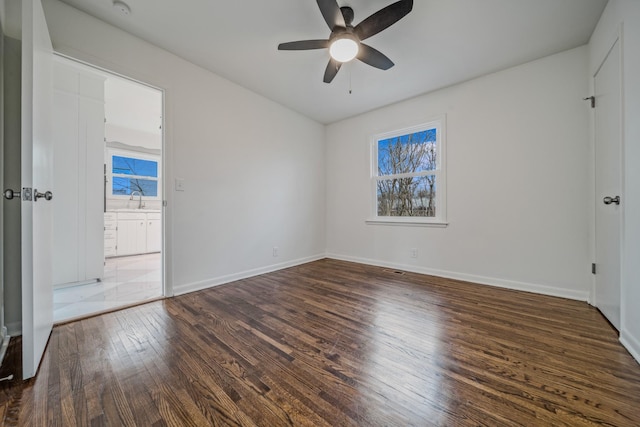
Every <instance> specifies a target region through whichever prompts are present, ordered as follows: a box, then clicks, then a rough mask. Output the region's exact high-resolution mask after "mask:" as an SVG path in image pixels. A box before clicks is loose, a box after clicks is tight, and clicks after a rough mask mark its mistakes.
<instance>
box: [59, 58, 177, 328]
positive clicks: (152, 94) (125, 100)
mask: <svg viewBox="0 0 640 427" xmlns="http://www.w3.org/2000/svg"><path fill="white" fill-rule="evenodd" d="M54 71H55V73H54V87H55V91H54V139H55V141H56V148H55V152H54V185H55V187H56V193H57V194H58V197H57V200H56V201H57V203H56V205H55V207H54V224H55V225H54V254H53V255H54V267H53V276H54V277H53V279H54V280H53V283H54V293H53V294H54V322H56V323H60V322H65V321H69V320H73V319H77V318H82V317H86V316H89V315H94V314H98V313H102V312H107V311H112V310H114V309H119V308H122V307H127V306H131V305H136V304H140V303H143V302H147V301H151V300H155V299H157V298H160V297H162V296H163V256H162V252H163V251H162V242H163V235H162V230H163V227H162V224H163V221H162V208H163V189H164V185H163V179H162V177H163V174H162V171H163V126H162V121H163V117H162V112H163V92H162V91H161V90H159V89H156V88H153V87H150V86H148V85H145V84H143V83H140V82H137V81H133V80H131V79H128V78H125V77H122V76H119V75H115V74H113V73H110V72H108V71H105V70H101V69H97V68H95V67H92V66H89V65H86V64H83V63H79V62H77V61H74V60H72V59H69V58H65V57H61V56H56V58H55V67H54Z"/></svg>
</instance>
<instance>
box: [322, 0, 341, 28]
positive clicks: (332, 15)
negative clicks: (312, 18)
mask: <svg viewBox="0 0 640 427" xmlns="http://www.w3.org/2000/svg"><path fill="white" fill-rule="evenodd" d="M317 1H318V7H319V8H320V12H322V16H323V17H324V20H325V21H326V22H327V25H328V26H329V29H330V30H331V31H333V30H334V28H336V27H343V28H344V27H346V25H345V22H344V16H342V12H341V11H340V6H338V3H337V2H336V0H317Z"/></svg>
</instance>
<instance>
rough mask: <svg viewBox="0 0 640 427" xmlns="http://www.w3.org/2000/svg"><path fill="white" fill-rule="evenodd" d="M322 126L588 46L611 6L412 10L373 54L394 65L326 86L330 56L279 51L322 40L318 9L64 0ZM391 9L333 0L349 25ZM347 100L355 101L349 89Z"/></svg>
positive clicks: (283, 0)
mask: <svg viewBox="0 0 640 427" xmlns="http://www.w3.org/2000/svg"><path fill="white" fill-rule="evenodd" d="M62 1H64V2H65V3H67V4H69V5H71V6H74V7H76V8H78V9H80V10H83V11H85V12H87V13H89V14H91V15H93V16H95V17H97V18H99V19H101V20H103V21H106V22H108V23H110V24H112V25H115V26H117V27H119V28H121V29H123V30H125V31H127V32H129V33H131V34H134V35H136V36H138V37H140V38H142V39H144V40H147V41H149V42H150V43H153V44H155V45H157V46H160V47H162V48H164V49H166V50H168V51H170V52H173V53H174V54H176V55H178V56H180V57H182V58H184V59H186V60H188V61H190V62H193V63H195V64H197V65H200V66H202V67H204V68H207V69H209V70H211V71H212V72H214V73H216V74H218V75H220V76H223V77H225V78H227V79H229V80H231V81H233V82H235V83H237V84H239V85H241V86H243V87H245V88H248V89H250V90H252V91H254V92H256V93H259V94H261V95H263V96H265V97H267V98H270V99H272V100H274V101H276V102H278V103H280V104H283V105H285V106H287V107H289V108H291V109H293V110H296V111H298V112H300V113H302V114H304V115H306V116H308V117H311V118H312V119H315V120H317V121H319V122H321V123H331V122H335V121H338V120H341V119H344V118H347V117H351V116H354V115H357V114H360V113H363V112H366V111H370V110H373V109H375V108H379V107H382V106H385V105H388V104H391V103H394V102H398V101H401V100H404V99H407V98H411V97H414V96H416V95H420V94H423V93H426V92H430V91H433V90H436V89H439V88H442V87H446V86H450V85H453V84H456V83H459V82H462V81H465V80H469V79H472V78H474V77H478V76H481V75H484V74H488V73H491V72H494V71H498V70H501V69H505V68H508V67H511V66H514V65H518V64H522V63H525V62H528V61H531V60H534V59H538V58H541V57H544V56H547V55H550V54H553V53H557V52H561V51H563V50H567V49H571V48H574V47H578V46H580V45H583V44H585V43H587V42H588V41H589V37H590V35H591V33H592V32H593V29H594V28H595V25H596V23H597V21H598V19H599V17H600V15H601V14H602V11H603V10H604V7H605V5H606V3H607V0H415V1H414V6H413V11H412V12H411V13H410V14H409V15H407V16H406V17H405V18H403V19H402V20H401V21H400V22H398V23H397V24H395V25H393V26H392V27H390V28H388V29H387V30H385V31H383V32H381V33H379V34H377V35H375V36H373V37H371V38H370V39H368V40H367V42H366V43H367V44H369V45H370V46H372V47H374V48H376V49H378V50H380V51H381V52H383V53H384V54H386V55H387V56H388V57H389V58H390V59H391V60H392V61H394V62H395V64H396V65H395V67H393V68H391V69H390V70H388V71H381V70H378V69H375V68H372V67H370V66H368V65H365V64H362V63H360V62H357V61H355V62H353V63H350V64H345V66H343V67H342V69H341V70H340V72H339V73H338V76H337V77H336V78H335V79H334V81H333V82H332V83H331V84H325V83H323V82H322V76H323V74H324V69H325V67H326V64H327V61H328V53H327V51H326V50H313V51H297V52H291V51H289V52H283V51H278V50H277V46H278V44H279V43H281V42H287V41H295V40H304V39H322V38H327V37H328V35H329V29H328V28H327V26H326V24H325V22H324V20H323V18H322V15H321V14H320V11H319V10H318V7H317V4H316V2H315V1H314V0H269V1H265V0H243V1H218V0H188V1H175V0H154V1H148V0H125V2H126V3H127V4H128V5H129V6H130V8H131V14H130V15H123V14H121V13H120V12H118V11H117V10H116V9H114V8H113V7H112V0H62ZM391 3H393V0H338V4H339V5H340V6H351V7H352V8H353V9H354V11H355V19H354V24H357V23H359V22H360V21H362V20H363V19H364V18H366V17H367V16H369V15H370V14H372V13H374V12H376V11H377V10H379V9H381V8H383V7H385V6H387V5H389V4H391ZM350 87H351V88H352V93H351V94H349V88H350Z"/></svg>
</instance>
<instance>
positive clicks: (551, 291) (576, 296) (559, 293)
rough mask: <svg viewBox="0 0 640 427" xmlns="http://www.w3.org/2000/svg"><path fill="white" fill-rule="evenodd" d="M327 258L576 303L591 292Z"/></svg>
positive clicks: (403, 265)
mask: <svg viewBox="0 0 640 427" xmlns="http://www.w3.org/2000/svg"><path fill="white" fill-rule="evenodd" d="M327 258H331V259H337V260H341V261H349V262H357V263H360V264H368V265H375V266H378V267H386V268H393V269H396V270H404V271H410V272H412V273H419V274H427V275H430V276H438V277H443V278H446V279H454V280H462V281H465V282H472V283H477V284H480V285H488V286H495V287H497V288H505V289H512V290H516V291H524V292H532V293H536V294H541V295H549V296H553V297H560V298H567V299H571V300H576V301H585V302H586V301H587V300H588V298H589V291H588V290H584V291H574V290H570V289H562V288H558V287H555V286H551V285H543V284H537V283H526V282H517V281H513V280H504V279H499V278H495V277H485V276H478V275H475V274H467V273H457V272H453V271H446V270H436V269H431V268H426V267H419V266H415V265H406V264H399V263H393V262H386V261H380V260H373V259H367V258H359V257H352V256H347V255H338V254H331V253H328V254H327Z"/></svg>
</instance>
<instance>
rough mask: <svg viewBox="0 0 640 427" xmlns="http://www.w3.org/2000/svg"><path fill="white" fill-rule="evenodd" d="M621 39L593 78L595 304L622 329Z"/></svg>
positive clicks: (613, 323) (616, 326) (614, 45)
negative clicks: (594, 105) (594, 100)
mask: <svg viewBox="0 0 640 427" xmlns="http://www.w3.org/2000/svg"><path fill="white" fill-rule="evenodd" d="M620 70H621V53H620V41H619V40H616V42H615V43H614V44H613V46H612V47H611V50H610V51H609V53H608V55H607V57H606V58H605V60H604V62H603V63H602V65H601V66H600V68H599V70H598V71H597V73H596V75H595V77H594V87H595V98H596V108H595V191H596V194H595V203H596V206H595V221H596V222H595V228H596V230H595V237H596V276H595V277H596V289H595V301H594V302H595V305H596V307H598V309H599V310H600V311H601V312H602V313H603V314H604V315H605V316H606V318H607V319H608V320H609V322H611V324H612V325H613V326H614V327H615V328H616V329H618V330H619V329H620V243H621V241H620V239H621V216H622V207H623V203H624V200H622V155H621V153H622V138H621V137H622V130H621V129H622V120H621V117H622V114H621V113H622V112H621V108H622V102H621V101H622V96H621V88H622V79H621V72H620Z"/></svg>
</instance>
